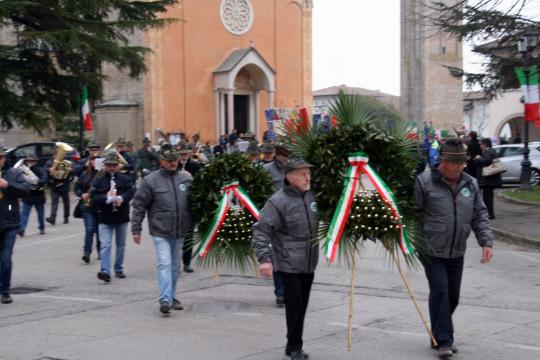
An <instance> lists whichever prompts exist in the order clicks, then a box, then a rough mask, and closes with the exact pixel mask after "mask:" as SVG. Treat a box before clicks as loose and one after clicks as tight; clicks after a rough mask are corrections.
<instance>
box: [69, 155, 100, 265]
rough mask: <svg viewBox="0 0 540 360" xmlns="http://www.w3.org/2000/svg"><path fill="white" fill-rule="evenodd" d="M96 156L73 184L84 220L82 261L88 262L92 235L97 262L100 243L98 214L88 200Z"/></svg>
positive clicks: (93, 176)
mask: <svg viewBox="0 0 540 360" xmlns="http://www.w3.org/2000/svg"><path fill="white" fill-rule="evenodd" d="M96 157H97V156H92V157H91V158H90V159H89V160H88V163H87V164H86V169H85V170H84V171H83V172H82V173H81V175H80V177H79V179H78V180H77V183H76V184H75V195H77V196H78V197H80V200H79V202H80V205H78V206H80V207H81V215H82V218H83V220H84V246H83V256H82V261H84V262H85V263H87V264H88V263H89V262H90V254H91V253H92V244H93V242H94V234H95V235H96V249H97V254H98V256H97V257H98V260H99V258H100V257H99V251H100V248H101V242H100V241H99V231H98V212H97V209H96V207H95V204H93V203H92V200H91V199H90V189H91V188H92V184H93V183H94V180H95V179H96V177H97V176H99V173H98V171H97V170H96V169H95V161H96Z"/></svg>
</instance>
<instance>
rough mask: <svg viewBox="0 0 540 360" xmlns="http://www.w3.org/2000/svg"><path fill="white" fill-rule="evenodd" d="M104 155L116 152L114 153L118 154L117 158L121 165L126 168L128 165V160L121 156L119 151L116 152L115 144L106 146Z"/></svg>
mask: <svg viewBox="0 0 540 360" xmlns="http://www.w3.org/2000/svg"><path fill="white" fill-rule="evenodd" d="M103 151H104V153H107V152H112V151H114V153H115V154H116V156H118V162H120V164H121V165H123V166H125V165H127V163H128V162H127V161H126V159H125V158H124V157H123V156H122V154H120V153H119V152H118V151H116V149H115V148H114V142H112V143H110V144H109V145H107V146H105V149H103Z"/></svg>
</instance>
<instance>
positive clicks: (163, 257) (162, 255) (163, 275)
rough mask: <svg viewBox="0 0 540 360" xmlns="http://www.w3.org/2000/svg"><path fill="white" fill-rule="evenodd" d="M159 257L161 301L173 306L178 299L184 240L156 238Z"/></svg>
mask: <svg viewBox="0 0 540 360" xmlns="http://www.w3.org/2000/svg"><path fill="white" fill-rule="evenodd" d="M153 238H154V247H155V249H156V257H157V279H158V285H159V301H160V302H161V301H166V302H168V303H169V304H172V301H173V299H174V298H175V297H176V282H177V280H178V277H179V276H180V271H179V266H180V256H181V252H182V243H183V242H184V239H166V238H162V237H159V236H154V237H153Z"/></svg>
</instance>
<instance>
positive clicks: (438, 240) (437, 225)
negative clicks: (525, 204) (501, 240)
mask: <svg viewBox="0 0 540 360" xmlns="http://www.w3.org/2000/svg"><path fill="white" fill-rule="evenodd" d="M414 193H415V197H416V205H417V210H418V212H419V213H420V222H421V225H422V230H423V234H424V238H425V240H426V243H427V246H428V249H429V250H430V251H431V253H432V255H433V256H435V257H438V258H445V259H451V258H456V257H461V256H463V255H465V249H466V247H467V239H468V238H469V234H470V232H471V229H472V230H473V231H474V234H475V235H476V239H477V241H478V244H479V245H480V246H491V245H492V244H493V231H492V230H491V226H490V223H489V220H488V212H487V208H486V205H485V204H484V201H483V200H482V196H481V194H480V189H479V188H478V184H477V183H476V180H475V179H474V178H473V177H472V176H470V175H469V174H466V173H463V174H462V175H461V179H460V181H459V182H458V185H457V188H456V190H455V191H454V190H453V189H452V187H451V186H450V185H449V183H448V182H447V181H446V180H445V179H444V178H443V176H442V174H441V172H440V171H439V170H437V169H435V170H431V171H424V172H423V173H422V174H420V175H418V176H417V177H416V184H415V188H414Z"/></svg>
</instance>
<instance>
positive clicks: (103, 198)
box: [90, 152, 135, 282]
mask: <svg viewBox="0 0 540 360" xmlns="http://www.w3.org/2000/svg"><path fill="white" fill-rule="evenodd" d="M103 163H104V164H105V173H104V174H103V175H102V176H100V177H98V178H96V180H95V181H94V182H93V184H92V188H91V190H90V199H91V200H92V203H93V204H94V206H95V208H96V210H97V212H98V222H99V225H98V231H99V240H100V241H101V248H100V255H101V271H100V272H98V274H97V277H98V279H100V280H103V281H105V282H110V281H111V271H110V268H111V248H112V237H113V232H114V233H115V234H116V257H115V261H114V272H115V275H116V277H117V278H120V279H123V278H125V277H126V275H125V274H124V267H123V264H124V251H125V248H126V235H127V226H128V223H129V202H130V201H131V199H132V198H133V194H134V193H135V188H134V186H133V181H132V179H131V177H130V176H128V175H124V174H120V173H119V172H118V169H119V160H118V156H117V154H116V153H114V152H111V153H109V154H108V155H107V157H106V158H105V161H104V162H103Z"/></svg>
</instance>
